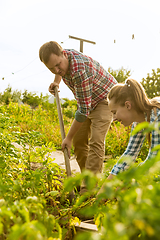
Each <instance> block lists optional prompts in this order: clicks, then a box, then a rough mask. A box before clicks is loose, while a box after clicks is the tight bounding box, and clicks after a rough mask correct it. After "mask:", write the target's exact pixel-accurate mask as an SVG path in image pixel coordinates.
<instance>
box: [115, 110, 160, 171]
mask: <svg viewBox="0 0 160 240" xmlns="http://www.w3.org/2000/svg"><path fill="white" fill-rule="evenodd" d="M153 122H155V123H160V109H159V108H156V115H155V113H154V110H153V109H152V110H151V114H150V123H153ZM136 125H137V123H135V122H134V123H133V124H132V129H131V132H132V131H133V129H134V128H135V126H136ZM151 136H152V140H151V147H150V149H149V152H148V156H147V158H146V160H145V161H147V160H148V159H151V158H152V157H153V156H155V155H156V154H157V151H154V152H153V151H151V150H152V149H153V148H154V147H155V146H156V145H159V144H160V134H159V133H158V132H157V131H155V130H153V131H152V132H151ZM144 139H145V136H144V135H143V133H142V131H140V132H138V133H137V134H135V135H133V136H132V135H131V137H130V139H129V143H128V146H127V149H126V151H125V152H124V153H123V155H122V156H121V157H123V156H131V157H132V159H133V161H135V160H136V158H137V156H138V153H139V152H140V149H141V147H142V144H143V142H144ZM128 167H129V166H128V164H127V162H125V161H124V162H121V158H120V159H119V161H118V162H117V163H116V165H114V167H113V169H112V171H111V174H113V175H117V174H118V173H119V172H121V171H124V170H125V169H127V168H128Z"/></svg>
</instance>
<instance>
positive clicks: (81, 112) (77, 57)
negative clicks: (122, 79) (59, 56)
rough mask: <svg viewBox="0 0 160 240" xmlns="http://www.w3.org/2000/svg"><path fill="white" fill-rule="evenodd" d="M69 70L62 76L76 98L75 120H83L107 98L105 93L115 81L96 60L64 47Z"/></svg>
mask: <svg viewBox="0 0 160 240" xmlns="http://www.w3.org/2000/svg"><path fill="white" fill-rule="evenodd" d="M64 51H65V53H67V56H68V60H69V66H70V72H69V75H65V76H64V77H63V81H64V83H65V84H66V85H67V86H68V87H69V88H70V89H71V91H72V92H73V94H74V96H75V99H76V100H77V105H78V111H77V113H76V116H75V118H76V120H77V121H81V122H83V121H85V119H86V117H87V116H88V115H89V113H90V111H91V110H93V109H94V108H95V107H96V105H97V104H98V103H99V102H100V101H102V100H104V99H106V98H107V94H108V92H109V91H110V89H111V87H113V86H114V85H115V84H116V83H117V81H116V80H115V78H114V77H113V76H112V75H111V74H110V73H108V72H107V71H106V70H105V69H104V68H103V67H102V66H101V65H100V64H99V63H98V62H97V61H95V60H93V59H92V58H90V57H88V56H85V55H83V54H82V53H80V52H77V51H75V50H73V49H65V50H64Z"/></svg>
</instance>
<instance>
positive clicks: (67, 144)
mask: <svg viewBox="0 0 160 240" xmlns="http://www.w3.org/2000/svg"><path fill="white" fill-rule="evenodd" d="M71 147H72V140H70V139H68V138H67V137H66V138H65V139H64V140H63V142H62V150H63V151H64V149H65V148H67V150H68V156H69V158H70V157H71V153H70V152H71Z"/></svg>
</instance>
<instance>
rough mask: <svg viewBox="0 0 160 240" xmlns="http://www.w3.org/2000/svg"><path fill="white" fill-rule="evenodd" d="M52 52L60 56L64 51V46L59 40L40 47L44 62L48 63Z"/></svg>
mask: <svg viewBox="0 0 160 240" xmlns="http://www.w3.org/2000/svg"><path fill="white" fill-rule="evenodd" d="M52 53H54V54H56V55H57V56H60V55H62V53H63V48H62V47H61V46H60V45H59V44H58V43H57V42H54V41H50V42H46V43H44V44H43V45H42V46H41V47H40V49H39V58H40V60H41V61H42V62H43V63H45V64H47V63H48V61H49V58H50V55H51V54H52Z"/></svg>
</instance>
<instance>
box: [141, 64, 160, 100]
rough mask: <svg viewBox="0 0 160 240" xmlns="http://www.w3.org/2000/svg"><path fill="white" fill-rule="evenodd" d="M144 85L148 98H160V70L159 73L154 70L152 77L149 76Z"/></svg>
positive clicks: (143, 81)
mask: <svg viewBox="0 0 160 240" xmlns="http://www.w3.org/2000/svg"><path fill="white" fill-rule="evenodd" d="M141 83H142V85H143V87H144V89H145V91H146V93H147V96H148V98H153V97H156V96H160V68H157V72H156V71H155V70H154V69H152V75H151V76H150V75H149V73H148V74H147V77H146V79H145V78H143V79H142V82H141Z"/></svg>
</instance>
